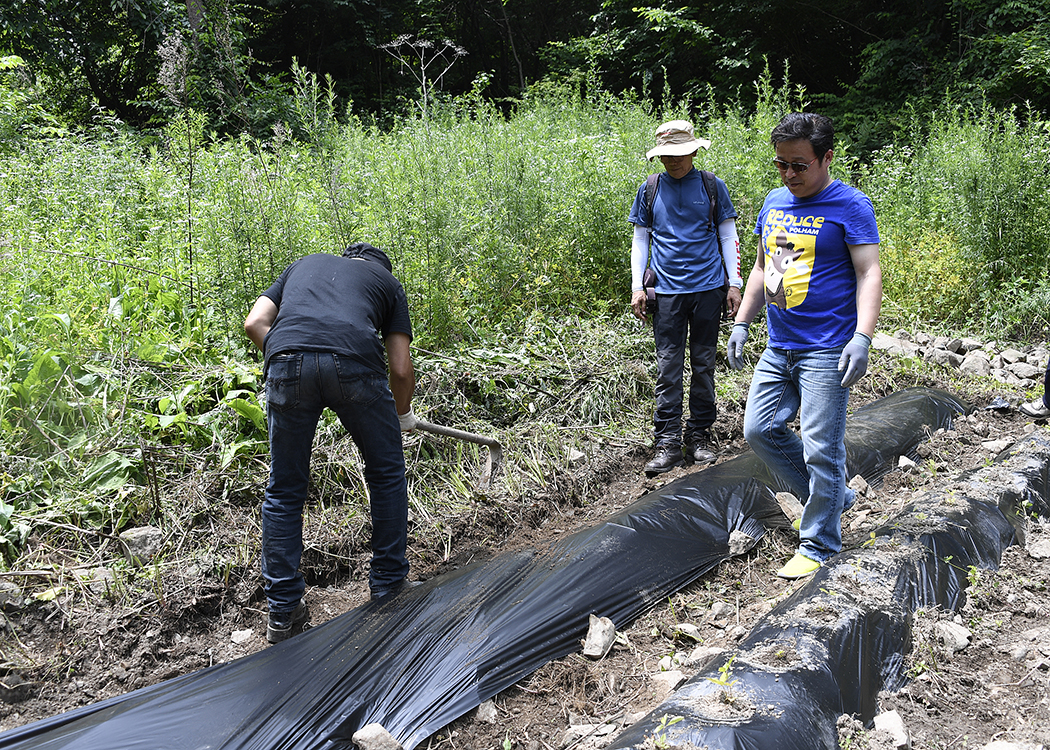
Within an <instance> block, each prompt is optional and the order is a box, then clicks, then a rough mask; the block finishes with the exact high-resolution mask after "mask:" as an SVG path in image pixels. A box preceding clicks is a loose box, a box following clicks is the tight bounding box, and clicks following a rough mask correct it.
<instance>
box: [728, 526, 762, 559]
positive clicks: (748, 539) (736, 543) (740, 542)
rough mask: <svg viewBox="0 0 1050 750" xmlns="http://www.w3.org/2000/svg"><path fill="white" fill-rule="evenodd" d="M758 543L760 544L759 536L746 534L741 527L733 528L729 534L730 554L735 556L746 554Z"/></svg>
mask: <svg viewBox="0 0 1050 750" xmlns="http://www.w3.org/2000/svg"><path fill="white" fill-rule="evenodd" d="M756 544H758V539H757V538H755V537H753V536H751V535H750V534H745V533H744V532H743V531H740V529H733V531H732V532H731V533H730V534H729V554H730V555H732V556H733V557H736V556H737V555H742V554H744V553H745V552H747V551H748V550H749V549H751V548H752V547H754V546H755V545H756Z"/></svg>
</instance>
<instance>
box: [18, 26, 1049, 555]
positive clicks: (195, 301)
mask: <svg viewBox="0 0 1050 750" xmlns="http://www.w3.org/2000/svg"><path fill="white" fill-rule="evenodd" d="M609 7H611V6H606V9H608V8H609ZM26 68H27V66H26V63H25V61H24V60H22V59H20V58H16V57H5V58H0V159H2V160H0V172H2V181H0V190H2V191H3V206H4V211H3V213H2V214H0V260H2V263H3V271H4V273H3V275H2V277H0V298H2V300H3V305H2V316H0V461H2V463H0V545H2V547H3V554H4V560H5V563H4V564H5V565H9V564H13V563H14V561H15V560H16V559H17V556H18V555H19V554H20V552H21V551H22V550H23V549H24V547H25V543H26V540H27V538H28V536H29V534H30V533H31V532H34V531H35V532H36V533H37V534H48V533H51V534H54V535H56V536H57V538H59V539H61V540H62V543H63V544H65V545H70V544H80V543H82V542H83V539H84V537H83V536H82V532H83V531H84V530H88V531H90V532H91V533H96V534H99V535H101V537H105V536H106V535H109V534H112V533H114V532H117V531H119V530H121V529H123V528H126V527H128V526H130V525H135V524H141V523H147V522H151V523H157V524H160V525H162V526H164V527H166V528H169V529H172V528H191V527H192V526H193V524H194V523H195V519H196V518H198V517H199V516H202V515H206V513H207V509H208V507H209V504H210V503H214V502H218V501H232V502H239V501H244V502H248V503H255V502H257V498H258V495H259V492H260V488H261V486H262V484H263V482H264V479H265V471H266V463H265V451H266V445H265V428H264V425H265V421H264V415H263V411H262V409H261V404H260V401H259V398H258V378H259V365H258V362H257V359H256V357H255V354H254V352H252V351H251V350H250V346H249V343H248V341H247V339H246V338H245V337H244V335H243V332H242V331H241V322H242V320H243V318H244V315H245V313H246V312H247V310H248V309H249V307H250V305H251V303H252V301H253V300H254V299H255V297H256V296H257V294H258V293H259V292H260V291H261V290H262V289H264V288H265V287H266V286H268V285H269V283H270V282H271V281H272V279H273V278H274V277H275V276H276V274H277V273H279V271H280V270H281V269H282V268H283V267H284V266H285V265H286V264H287V263H288V262H290V261H291V260H293V259H295V258H297V257H299V256H301V255H303V254H305V253H307V252H313V251H317V250H330V251H336V250H338V249H339V248H341V247H342V246H344V245H346V244H347V243H349V242H350V241H353V240H357V239H366V240H369V241H371V242H374V243H375V244H377V245H379V246H381V247H383V248H385V249H387V250H388V251H389V253H390V254H391V256H392V258H393V261H394V264H395V272H396V273H397V275H398V276H399V277H400V278H401V279H402V280H403V282H404V284H405V286H406V288H407V290H408V293H409V297H410V304H411V306H412V310H413V316H414V321H415V324H416V329H417V338H416V341H415V356H416V358H417V366H418V368H419V372H420V375H421V381H420V389H419V398H418V401H417V409H418V410H419V411H420V412H422V413H423V414H424V415H427V416H428V417H429V418H431V419H432V420H433V421H437V422H445V423H449V424H455V425H456V426H460V427H467V428H473V429H475V430H476V431H479V432H488V433H495V434H498V435H500V436H502V437H503V439H504V440H505V441H506V442H508V443H512V444H514V445H515V449H516V450H515V456H514V458H513V461H514V470H513V471H512V472H508V474H507V485H506V487H507V490H508V491H510V492H517V493H519V494H520V493H524V492H527V491H528V490H529V488H530V487H531V488H535V487H541V486H543V485H545V484H547V483H549V482H550V481H552V475H556V474H557V472H558V471H559V467H564V466H565V464H566V461H567V458H566V456H567V450H568V449H570V448H572V447H573V446H574V445H576V444H577V443H578V442H579V441H581V440H583V439H584V436H586V435H590V436H591V437H594V436H598V437H600V438H602V439H606V440H624V439H626V440H631V441H637V442H638V443H639V444H642V443H644V442H645V441H646V439H647V437H646V436H647V434H648V417H647V414H646V411H647V409H648V408H649V407H648V404H649V399H650V398H651V366H652V362H651V359H652V358H651V353H650V349H649V347H650V344H649V342H648V340H647V335H646V332H645V330H644V329H641V328H639V327H638V326H636V325H635V324H634V322H633V321H632V319H631V318H630V317H629V316H628V314H627V284H628V277H629V274H628V262H627V256H628V231H627V230H628V227H627V224H626V216H627V211H628V208H629V205H630V201H631V200H632V198H633V196H634V194H635V190H636V189H637V186H638V185H639V184H640V183H641V182H642V180H643V179H644V177H645V175H646V173H647V172H648V171H649V170H651V169H654V168H656V167H655V166H654V165H652V164H650V163H647V162H646V161H645V160H644V159H643V158H642V154H643V153H644V152H645V150H646V148H647V147H648V146H649V145H650V142H651V137H652V132H653V128H654V127H655V125H656V124H657V123H659V122H660V121H662V120H664V119H669V118H672V117H677V116H689V117H691V118H692V119H694V121H695V122H696V123H697V125H698V129H699V130H700V131H701V132H702V133H703V134H704V135H705V136H706V137H709V138H711V139H712V141H713V142H714V146H713V147H712V149H711V150H710V151H709V152H707V153H705V154H703V155H702V158H701V163H702V165H703V166H704V167H706V168H709V169H712V170H714V171H715V172H716V173H718V174H719V175H720V176H722V177H723V178H724V179H725V180H726V182H727V184H728V186H729V190H730V194H731V195H732V197H733V200H734V204H735V205H736V208H737V210H738V212H739V215H740V219H739V226H740V228H741V236H742V237H743V238H744V239H745V268H746V267H748V266H749V265H750V262H751V260H752V259H753V257H754V255H753V254H754V251H755V248H754V243H753V242H748V241H747V239H746V238H747V237H749V236H750V229H751V227H752V226H753V225H754V221H755V216H756V213H757V210H758V208H759V207H760V205H761V202H762V198H763V196H764V195H765V193H766V191H768V190H769V189H770V188H771V187H773V186H775V185H776V184H777V181H776V174H775V172H774V170H773V169H771V165H770V163H769V159H770V148H769V145H768V140H767V139H768V133H769V130H770V128H771V127H772V125H773V124H774V123H775V122H776V121H777V119H779V117H780V116H781V115H782V114H783V113H784V112H785V111H788V110H789V109H793V108H801V107H806V106H811V105H812V103H811V102H810V101H808V99H807V97H808V95H807V93H806V90H805V89H804V88H802V87H798V86H792V85H789V84H787V83H784V84H780V83H776V82H774V79H773V77H772V74H771V73H769V72H768V71H767V72H766V73H765V74H763V75H761V76H760V77H759V78H758V79H757V82H756V83H755V84H754V85H753V86H752V87H750V89H749V91H748V95H747V97H745V98H742V99H741V101H739V102H733V103H726V102H724V101H721V100H720V99H719V98H718V97H716V96H715V95H714V94H710V95H709V96H707V97H706V98H692V99H688V100H680V101H679V100H676V99H674V98H673V96H672V95H671V93H670V92H671V88H670V87H669V86H668V87H665V88H664V91H663V94H662V96H663V99H664V100H665V102H666V104H665V105H664V106H661V107H654V105H653V104H652V102H651V101H650V100H648V99H646V98H643V97H639V96H636V95H634V94H631V93H624V94H618V93H610V92H609V89H608V88H606V87H605V86H603V84H602V81H601V75H600V74H599V71H597V70H596V69H595V70H593V71H592V72H591V73H590V74H586V75H585V74H580V75H578V76H576V77H571V78H570V79H569V80H568V81H567V82H563V83H557V82H551V81H548V82H544V83H538V84H535V85H531V86H526V87H524V88H523V89H522V91H521V92H520V96H519V97H518V98H517V99H516V101H514V102H513V104H508V103H507V102H506V101H501V102H494V101H491V100H490V99H488V98H486V97H485V96H484V95H483V94H484V90H483V89H484V86H483V83H484V82H483V81H481V82H480V83H478V85H476V86H475V87H474V88H473V89H470V90H468V91H466V92H465V93H463V94H461V95H459V96H455V97H442V96H435V95H434V94H433V92H432V91H428V90H421V91H420V92H419V93H417V94H416V97H415V99H414V100H413V102H412V106H411V107H410V108H408V109H407V110H405V111H406V114H404V115H402V116H394V115H389V116H388V117H387V118H383V119H382V125H381V124H380V122H381V121H380V120H379V119H376V118H373V117H370V116H367V115H364V114H360V115H358V114H354V111H353V110H352V109H351V110H348V109H346V108H344V107H342V106H341V105H339V104H338V102H339V98H338V96H337V95H336V93H335V88H334V84H331V83H330V82H327V83H326V82H325V81H324V80H319V79H318V77H317V76H316V75H314V74H313V73H311V72H309V71H307V70H306V69H304V68H302V67H299V66H294V67H293V68H292V70H291V75H290V78H289V80H288V82H287V85H286V86H285V88H284V89H282V90H283V94H282V98H281V100H280V102H279V104H280V106H279V107H276V106H275V109H273V110H271V112H279V113H280V114H281V117H279V118H275V119H273V121H272V127H271V128H270V130H268V131H267V133H266V135H265V136H263V135H258V134H256V135H253V134H252V130H251V129H250V128H247V129H244V130H242V131H238V132H236V133H230V134H219V133H217V132H216V131H215V130H213V125H214V121H213V117H214V114H215V112H216V111H218V110H217V109H215V110H202V109H198V108H197V107H195V106H194V105H195V103H196V104H200V103H201V102H202V100H200V99H194V97H193V96H190V94H189V91H190V89H189V88H186V87H185V86H182V84H185V83H186V82H187V81H188V80H189V78H188V77H185V76H184V77H183V78H182V79H178V78H177V77H176V78H174V79H170V80H168V81H167V82H166V83H164V84H163V85H162V86H161V88H162V89H163V91H164V92H165V93H164V96H166V97H167V101H168V103H169V105H170V106H169V107H168V109H167V110H166V111H165V117H164V119H163V127H160V128H158V129H156V130H137V129H131V128H128V127H126V126H125V125H124V124H122V123H120V122H119V121H117V119H115V118H113V117H112V112H109V111H100V112H99V113H98V114H97V115H96V116H95V117H94V120H93V123H94V124H93V125H92V126H91V127H87V128H83V127H73V126H72V124H71V122H70V120H69V118H68V113H69V110H67V109H64V108H63V107H61V106H58V104H56V102H55V101H54V100H51V99H48V97H47V96H46V91H45V88H46V87H45V88H41V87H40V85H39V83H34V82H33V81H32V80H30V79H27V77H26V76H25V72H26ZM436 72H440V71H437V69H434V70H432V71H431V72H430V73H429V74H428V73H421V79H420V83H433V81H432V79H430V78H428V75H436ZM180 80H181V81H182V83H181V84H180ZM158 85H159V84H158ZM180 86H181V88H180ZM241 101H242V102H243V101H249V99H248V98H245V99H242V100H241ZM743 101H747V102H753V104H744V103H742V102H743ZM897 117H898V118H899V119H898V122H897V125H896V126H895V127H896V128H897V131H896V132H898V133H899V137H898V138H897V139H895V140H894V141H893V142H892V143H891V144H889V145H886V146H884V147H882V148H878V149H876V150H874V151H869V150H868V146H864V147H863V148H862V146H861V145H859V144H857V143H856V142H853V141H851V140H850V136H851V133H850V132H849V131H848V130H846V131H844V132H843V133H842V138H841V142H840V144H839V146H838V148H837V150H836V157H837V158H836V161H835V171H836V175H837V176H839V177H841V178H843V179H845V180H848V181H851V182H854V183H856V184H858V185H859V186H860V187H862V188H863V189H864V190H865V191H866V192H867V193H868V194H869V195H870V196H871V197H872V199H873V201H874V202H875V206H876V212H877V215H878V218H879V222H880V228H881V231H882V235H883V267H884V272H885V276H886V304H885V309H886V316H885V317H886V321H887V322H886V325H887V326H892V325H898V324H900V325H922V326H929V327H937V328H940V329H952V328H955V329H967V330H974V329H976V328H980V329H983V330H984V331H986V332H988V333H989V334H990V335H996V336H1003V337H1012V338H1030V337H1036V336H1041V335H1043V334H1044V332H1045V330H1046V328H1047V313H1046V310H1047V307H1048V303H1050V284H1048V283H1047V270H1048V266H1050V229H1048V227H1050V195H1048V191H1047V189H1046V188H1047V186H1048V185H1050V179H1048V178H1050V174H1048V171H1050V145H1048V143H1050V139H1048V137H1047V136H1048V135H1050V133H1048V129H1050V126H1048V123H1047V120H1046V118H1045V117H1044V115H1043V114H1042V113H1041V112H1040V111H1038V110H1036V109H1027V108H1025V109H1021V108H1016V109H1014V108H1003V107H997V106H993V104H992V103H990V102H982V101H980V100H978V101H976V102H974V101H973V100H970V99H966V98H963V99H957V98H955V97H954V96H948V97H944V98H942V99H940V100H939V101H938V102H937V103H936V106H933V105H930V104H929V103H923V106H916V107H914V109H913V110H911V111H909V109H908V107H906V106H903V107H902V108H901V109H900V110H899V112H898V114H897ZM869 145H870V144H869ZM861 157H863V158H861ZM734 377H735V376H734ZM723 381H724V385H722V386H721V387H723V388H728V389H730V391H731V390H732V389H733V388H735V387H736V385H734V384H735V383H736V382H737V381H736V380H734V379H733V378H731V377H726V378H724V379H723ZM726 395H727V397H730V398H733V397H738V396H739V394H736V395H735V396H734V394H733V393H732V392H729V393H727V394H726ZM409 447H410V450H411V451H414V454H413V457H412V459H411V461H410V465H411V482H412V503H413V509H414V512H415V514H416V515H417V518H420V519H423V521H424V522H425V523H429V524H431V527H432V528H433V529H434V531H435V533H441V532H440V524H441V517H442V514H443V513H444V512H445V511H444V510H443V509H449V508H452V509H454V508H455V507H457V505H458V504H460V503H462V502H464V501H466V500H468V499H470V498H472V491H471V489H470V484H471V474H472V471H473V470H472V469H471V461H475V462H476V460H477V455H476V454H469V453H468V454H467V455H466V456H464V455H463V453H462V451H463V448H462V446H457V445H445V444H440V445H437V446H435V444H434V443H429V442H423V441H420V440H418V439H416V440H415V442H410V445H409ZM315 478H316V484H317V496H318V497H319V498H320V505H319V506H318V508H317V509H314V510H313V511H312V512H317V513H321V514H324V513H326V512H327V511H326V508H327V507H328V505H327V504H328V503H329V502H333V501H334V502H342V501H344V500H347V499H348V498H349V503H348V507H349V508H350V509H351V514H352V513H353V512H355V511H354V509H360V508H362V507H363V506H362V503H363V497H364V491H363V482H362V479H361V476H360V471H359V468H357V462H356V461H354V460H353V447H352V445H351V444H350V443H349V441H348V440H347V439H346V438H345V436H342V435H341V434H340V431H339V430H338V429H336V428H335V426H334V425H331V424H327V425H326V426H325V428H324V429H323V430H322V434H321V436H320V438H319V443H318V450H317V460H316V461H315ZM190 484H192V488H193V489H192V491H188V490H187V489H186V488H187V486H189V485H190ZM188 496H189V497H192V498H194V499H193V501H188V500H187V497H188ZM345 516H346V514H345V513H343V517H344V519H345ZM101 537H100V538H101ZM240 562H241V563H243V564H247V563H248V559H247V556H246V558H245V560H242V561H240Z"/></svg>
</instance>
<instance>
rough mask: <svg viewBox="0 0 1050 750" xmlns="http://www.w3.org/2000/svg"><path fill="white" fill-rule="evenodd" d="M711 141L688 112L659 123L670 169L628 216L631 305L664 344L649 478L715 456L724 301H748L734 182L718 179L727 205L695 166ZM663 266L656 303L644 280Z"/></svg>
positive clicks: (659, 144)
mask: <svg viewBox="0 0 1050 750" xmlns="http://www.w3.org/2000/svg"><path fill="white" fill-rule="evenodd" d="M710 145H711V142H710V141H706V140H701V139H698V138H696V137H695V136H694V135H693V126H692V125H691V124H690V123H689V122H687V121H685V120H673V121H671V122H666V123H664V124H663V125H661V126H660V127H659V128H657V130H656V147H655V148H652V149H650V150H649V152H648V153H647V154H646V156H647V157H648V158H649V159H652V158H653V157H656V156H659V157H660V161H661V162H662V163H663V165H664V172H663V174H660V175H659V177H658V178H657V182H656V183H655V185H653V188H654V190H655V192H654V193H652V194H650V195H647V192H646V189H647V184H645V183H643V184H642V185H641V186H640V187H639V188H638V194H637V195H636V196H635V199H634V204H633V205H632V206H631V213H630V215H629V216H628V219H627V220H628V221H630V222H631V223H632V224H633V225H634V237H633V240H632V243H631V282H632V283H631V289H632V295H631V309H632V311H633V312H634V314H635V316H636V317H637V318H639V319H640V320H647V319H648V316H650V315H651V316H652V319H653V338H654V339H655V343H656V367H657V378H656V408H655V410H654V413H653V439H654V442H655V444H656V456H655V457H654V458H653V460H652V461H650V462H649V463H648V464H646V466H645V473H646V474H647V475H649V476H655V475H657V474H663V473H665V472H668V471H670V470H671V469H673V468H675V467H676V466H681V465H682V464H684V463H685V462H686V461H687V460H688V461H690V462H696V463H698V464H706V463H711V462H713V461H714V460H715V454H714V453H712V452H711V450H710V449H709V445H710V442H711V439H712V437H711V427H712V425H714V423H715V417H716V411H715V378H714V372H715V356H716V354H717V351H718V327H719V323H720V321H721V315H722V307H723V305H725V306H726V307H727V309H728V311H729V314H730V315H732V314H733V313H735V312H736V309H737V306H738V305H739V304H740V287H741V286H743V280H742V279H741V278H740V242H739V239H738V238H737V233H736V209H734V208H733V203H732V201H731V200H730V199H729V191H728V190H726V185H725V183H724V182H723V181H722V180H720V179H718V178H717V177H716V178H714V181H713V182H714V190H715V191H716V195H717V200H716V203H715V205H716V206H717V211H716V212H715V214H714V215H712V212H711V200H710V198H709V196H708V193H707V188H706V187H705V185H704V179H703V176H702V175H701V173H700V172H699V171H698V170H697V169H696V168H695V167H694V166H693V159H694V158H695V157H696V154H697V151H698V150H699V149H700V148H701V147H702V148H705V149H706V148H708V147H709V146H710ZM647 262H648V266H649V268H650V269H652V270H653V271H654V272H655V274H656V286H655V292H656V310H655V311H654V310H652V309H647V305H646V292H645V290H644V288H643V285H642V277H643V272H644V270H645V268H646V264H647ZM687 340H688V344H689V364H690V368H691V380H690V385H689V419H688V420H687V421H686V424H685V446H684V449H685V450H684V452H683V445H682V432H683V431H682V408H683V407H682V400H683V396H684V393H683V370H684V367H685V351H686V342H687Z"/></svg>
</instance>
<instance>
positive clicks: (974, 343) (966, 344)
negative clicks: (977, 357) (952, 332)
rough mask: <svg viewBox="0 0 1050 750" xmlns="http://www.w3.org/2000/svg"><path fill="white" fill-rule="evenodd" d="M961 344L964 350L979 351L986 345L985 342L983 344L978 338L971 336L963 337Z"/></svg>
mask: <svg viewBox="0 0 1050 750" xmlns="http://www.w3.org/2000/svg"><path fill="white" fill-rule="evenodd" d="M961 345H962V350H963V351H964V352H974V351H978V350H980V349H981V348H982V347H983V346H984V344H982V343H981V342H980V341H978V340H977V339H971V338H963V340H962V342H961Z"/></svg>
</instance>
